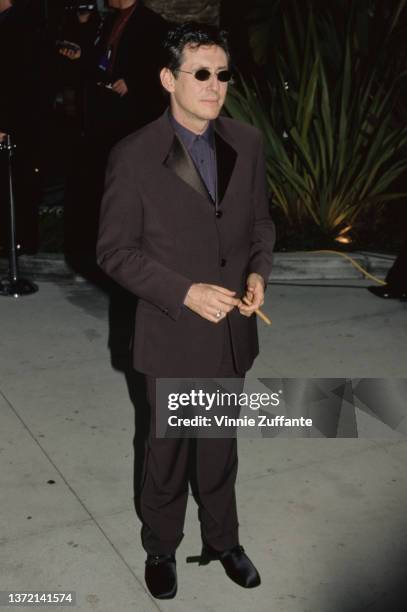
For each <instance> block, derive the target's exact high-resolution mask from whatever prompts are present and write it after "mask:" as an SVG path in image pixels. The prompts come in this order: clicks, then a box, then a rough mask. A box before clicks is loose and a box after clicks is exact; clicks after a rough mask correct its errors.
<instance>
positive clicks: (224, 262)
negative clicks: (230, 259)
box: [220, 258, 226, 268]
mask: <svg viewBox="0 0 407 612" xmlns="http://www.w3.org/2000/svg"><path fill="white" fill-rule="evenodd" d="M225 266H226V259H223V258H222V259H221V260H220V267H221V268H224V267H225Z"/></svg>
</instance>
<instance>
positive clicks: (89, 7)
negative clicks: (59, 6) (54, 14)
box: [65, 0, 96, 13]
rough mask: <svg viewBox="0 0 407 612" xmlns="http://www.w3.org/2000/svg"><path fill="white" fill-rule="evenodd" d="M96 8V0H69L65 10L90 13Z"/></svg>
mask: <svg viewBox="0 0 407 612" xmlns="http://www.w3.org/2000/svg"><path fill="white" fill-rule="evenodd" d="M95 8H96V2H84V1H83V0H67V1H66V2H65V10H66V11H74V12H75V13H90V12H91V11H94V10H95Z"/></svg>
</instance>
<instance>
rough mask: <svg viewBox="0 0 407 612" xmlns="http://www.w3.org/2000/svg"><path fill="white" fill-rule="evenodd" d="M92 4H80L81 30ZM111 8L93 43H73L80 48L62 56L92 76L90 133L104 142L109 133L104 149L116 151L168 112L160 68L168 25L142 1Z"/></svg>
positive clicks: (117, 0) (116, 0)
mask: <svg viewBox="0 0 407 612" xmlns="http://www.w3.org/2000/svg"><path fill="white" fill-rule="evenodd" d="M92 5H95V3H94V2H93V3H92V2H81V1H77V7H78V10H77V19H78V24H79V31H80V30H85V28H86V27H87V26H88V24H89V22H90V20H91V18H92V14H93V13H92V10H89V9H90V8H91V7H92ZM108 6H109V8H110V9H112V11H111V12H109V13H108V14H107V15H106V16H105V17H104V19H103V21H102V25H101V28H100V29H99V32H98V33H97V37H96V40H94V41H93V44H92V43H91V41H89V40H84V37H83V36H82V37H81V38H82V42H79V41H78V39H76V40H75V41H69V42H73V43H76V44H77V47H76V48H75V45H72V46H71V45H69V46H66V47H63V46H61V48H60V53H61V54H62V55H64V56H65V57H66V58H68V59H69V60H71V61H76V62H78V68H79V69H80V70H82V71H83V73H84V74H85V75H86V81H87V103H86V104H87V112H86V120H85V129H86V131H87V132H88V134H89V135H91V136H92V137H94V138H95V139H96V140H98V141H100V137H101V134H100V131H101V130H103V133H104V135H103V138H102V142H99V144H100V145H103V144H104V145H105V146H107V148H108V149H110V148H111V146H112V145H113V144H115V142H117V140H119V139H120V138H122V137H124V136H126V135H127V134H129V133H130V132H132V131H134V130H136V129H137V128H139V127H141V126H143V125H145V124H146V123H148V122H149V121H152V120H153V119H155V118H156V117H158V116H159V115H160V113H161V112H162V111H163V110H164V108H165V101H164V98H163V95H162V92H161V89H160V82H159V77H158V69H159V65H160V53H161V51H160V49H161V41H162V40H163V37H164V35H165V33H166V31H167V24H166V22H165V21H164V19H162V17H160V15H158V14H157V13H154V12H153V11H151V10H150V9H148V8H147V7H145V6H144V5H143V3H142V1H141V0H108ZM87 8H88V10H87Z"/></svg>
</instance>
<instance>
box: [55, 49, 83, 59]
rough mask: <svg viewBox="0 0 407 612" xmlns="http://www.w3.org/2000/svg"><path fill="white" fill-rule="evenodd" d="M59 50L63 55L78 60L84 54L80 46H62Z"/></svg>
mask: <svg viewBox="0 0 407 612" xmlns="http://www.w3.org/2000/svg"><path fill="white" fill-rule="evenodd" d="M58 52H59V53H60V54H61V55H63V56H64V57H67V58H68V59H70V60H78V59H79V58H80V57H81V55H82V50H81V48H80V47H79V46H78V48H77V49H72V48H70V47H62V46H61V47H60V48H59V49H58Z"/></svg>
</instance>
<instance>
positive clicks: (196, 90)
mask: <svg viewBox="0 0 407 612" xmlns="http://www.w3.org/2000/svg"><path fill="white" fill-rule="evenodd" d="M182 58H183V61H182V64H181V66H180V70H186V71H188V72H196V71H197V70H199V69H201V68H206V69H207V70H209V71H210V72H211V76H210V78H209V79H208V80H207V81H198V80H197V79H196V78H195V77H194V75H193V74H186V73H185V72H177V73H176V78H175V76H174V75H173V74H172V73H171V72H170V71H169V70H168V69H164V70H163V72H162V80H163V85H164V87H165V88H166V89H167V90H168V91H169V92H170V94H171V102H172V106H173V109H174V110H177V111H178V112H179V113H181V114H182V115H184V116H186V117H188V118H189V119H190V120H192V121H193V120H195V121H203V122H204V121H207V120H210V119H215V118H216V117H217V116H218V115H219V113H220V111H221V108H222V106H223V103H224V101H225V97H226V93H227V88H228V84H227V83H222V82H221V81H218V78H217V76H216V74H215V73H217V72H219V71H220V70H226V69H228V60H227V56H226V53H225V52H224V50H223V49H222V48H221V47H218V46H217V45H210V46H200V47H191V46H186V47H185V48H184V50H183V54H182Z"/></svg>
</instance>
